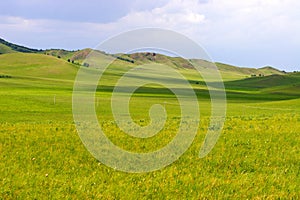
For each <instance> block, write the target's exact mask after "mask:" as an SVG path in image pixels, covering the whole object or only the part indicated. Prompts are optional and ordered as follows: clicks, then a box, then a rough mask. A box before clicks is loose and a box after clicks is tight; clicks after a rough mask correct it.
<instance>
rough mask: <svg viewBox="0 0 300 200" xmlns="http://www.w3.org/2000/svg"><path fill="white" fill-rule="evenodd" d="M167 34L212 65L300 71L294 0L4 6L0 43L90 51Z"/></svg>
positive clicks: (13, 0) (298, 14)
mask: <svg viewBox="0 0 300 200" xmlns="http://www.w3.org/2000/svg"><path fill="white" fill-rule="evenodd" d="M143 27H157V28H167V29H170V30H174V31H176V32H179V33H181V34H184V35H186V36H188V37H189V38H191V39H192V40H194V41H196V42H197V43H198V44H200V45H201V46H202V47H203V48H204V49H206V51H207V52H208V54H209V55H210V57H211V58H212V60H213V61H221V62H225V63H230V64H234V65H239V66H246V67H257V68H258V67H262V66H266V65H271V66H274V67H277V68H279V69H282V70H286V71H293V70H300V55H299V54H300V1H299V0H243V1H242V0H151V1H149V0H107V1H104V0H84V1H83V0H60V1H59V0H9V1H2V2H1V9H0V37H1V38H4V39H6V40H8V41H11V42H14V43H18V44H22V45H26V46H29V47H34V48H42V49H45V48H65V49H81V48H86V47H95V46H97V45H98V44H99V43H101V42H102V41H103V40H105V39H107V38H109V37H111V36H114V35H116V34H118V33H121V32H124V31H129V30H132V29H136V28H143Z"/></svg>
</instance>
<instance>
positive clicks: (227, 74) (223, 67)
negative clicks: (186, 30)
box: [0, 38, 285, 79]
mask: <svg viewBox="0 0 300 200" xmlns="http://www.w3.org/2000/svg"><path fill="white" fill-rule="evenodd" d="M91 51H92V49H90V48H86V49H82V50H76V51H69V50H64V49H47V50H38V49H32V48H28V47H24V46H20V45H17V44H13V43H10V42H7V41H5V40H3V39H1V38H0V54H7V53H16V52H22V53H39V54H46V55H51V56H54V57H56V58H60V59H63V60H65V61H67V62H70V63H73V64H77V65H86V66H89V64H87V63H83V62H84V60H85V59H86V57H87V56H88V55H89V53H90V52H91ZM97 53H98V55H99V56H100V57H101V59H102V58H103V59H108V58H112V57H114V58H116V59H117V60H119V61H121V63H122V62H125V63H123V64H126V62H127V63H135V64H146V63H151V62H152V63H159V64H165V65H168V66H171V67H174V68H182V69H190V68H193V65H194V66H198V67H200V68H201V69H203V70H205V68H207V67H208V66H209V65H210V64H212V63H208V62H207V61H204V60H201V59H189V60H187V59H184V58H180V57H170V56H166V55H162V54H158V53H153V52H152V53H151V52H139V53H132V54H122V55H119V54H114V55H112V54H107V53H105V52H102V51H97ZM215 64H216V65H217V66H218V68H219V70H220V72H221V74H222V76H223V78H225V79H241V78H246V77H256V76H258V77H261V76H269V75H283V74H285V72H283V71H280V70H278V69H275V68H273V67H270V66H267V67H262V68H259V69H255V68H246V67H238V66H233V65H228V64H224V63H219V62H217V63H215Z"/></svg>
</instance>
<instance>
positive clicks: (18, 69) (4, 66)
mask: <svg viewBox="0 0 300 200" xmlns="http://www.w3.org/2000/svg"><path fill="white" fill-rule="evenodd" d="M0 60H1V62H0V74H2V75H10V76H12V77H14V76H30V77H41V78H56V79H69V80H73V79H74V78H75V75H76V73H77V70H78V67H77V66H76V65H73V64H71V63H68V62H66V61H65V60H62V59H58V58H56V57H53V56H47V55H43V54H35V53H30V54H29V53H9V54H2V55H0Z"/></svg>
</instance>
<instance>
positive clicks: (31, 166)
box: [0, 56, 300, 199]
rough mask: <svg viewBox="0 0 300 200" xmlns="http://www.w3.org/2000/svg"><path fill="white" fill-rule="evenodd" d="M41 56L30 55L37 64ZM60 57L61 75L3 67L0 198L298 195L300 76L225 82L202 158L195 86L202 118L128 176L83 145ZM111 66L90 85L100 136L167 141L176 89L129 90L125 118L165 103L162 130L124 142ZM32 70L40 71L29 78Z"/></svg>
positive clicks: (131, 144)
mask: <svg viewBox="0 0 300 200" xmlns="http://www.w3.org/2000/svg"><path fill="white" fill-rule="evenodd" d="M43 59H44V57H43ZM39 60H40V57H39V56H37V57H36V62H37V64H38V62H39ZM47 62H48V61H47ZM52 62H53V61H51V62H50V61H49V66H48V67H49V68H50V67H51V66H52V65H53V63H52ZM57 62H61V61H59V60H58V61H55V63H57ZM55 63H54V64H55ZM64 65H66V66H65V67H66V68H67V69H68V70H69V72H68V73H66V74H60V73H59V74H60V76H61V77H58V78H57V76H55V74H54V75H53V76H52V75H51V73H50V75H49V76H48V72H47V71H44V70H42V71H40V72H36V71H35V70H34V69H33V68H31V67H30V65H28V67H27V68H28V70H27V71H26V70H25V72H28V73H29V74H25V75H24V74H21V73H22V72H24V71H22V70H21V71H19V69H15V70H14V69H13V68H9V69H6V68H4V70H7V71H4V72H5V74H12V75H13V76H12V78H7V79H6V78H2V79H0V89H1V90H0V105H1V110H0V111H1V115H0V161H1V162H0V199H246V198H249V199H281V198H283V199H299V198H300V193H299V191H300V167H299V166H300V148H299V143H300V137H299V134H300V123H299V122H300V110H299V108H300V99H299V95H298V92H295V91H294V90H293V88H298V82H295V83H292V85H289V84H290V82H288V84H287V85H286V86H284V87H283V88H279V89H280V90H278V88H277V86H274V87H272V88H266V89H257V88H250V87H243V88H238V87H236V85H235V84H237V82H232V83H230V82H228V84H227V85H228V86H230V87H231V88H227V97H228V105H227V107H228V110H227V119H226V122H225V126H224V129H223V133H222V135H221V137H220V139H219V140H218V143H217V145H216V146H215V148H214V149H213V151H212V152H210V154H209V155H208V156H207V157H205V158H203V159H200V158H199V157H198V154H199V150H200V147H201V145H202V143H203V139H204V136H205V133H206V129H207V124H208V121H209V115H210V99H209V96H208V92H207V91H206V90H205V87H204V86H203V85H201V84H195V85H194V88H195V89H196V90H197V96H198V98H199V105H200V110H201V124H200V127H199V131H198V134H197V136H196V138H195V140H194V142H193V144H192V146H191V147H190V148H189V150H188V151H187V152H186V153H184V154H183V156H182V157H180V159H179V160H177V161H176V162H174V163H173V164H171V165H170V166H168V167H166V168H163V169H161V170H159V171H155V172H151V173H141V174H129V173H123V172H119V171H115V170H114V169H111V168H109V167H106V166H105V165H103V164H101V163H99V162H98V161H97V160H96V159H95V158H93V157H92V156H91V154H90V153H89V152H88V151H87V150H86V148H85V147H84V146H83V144H82V142H81V140H80V138H79V136H78V134H77V131H76V129H75V126H74V123H73V118H72V85H73V82H72V79H73V78H74V77H73V76H74V74H75V72H76V69H74V66H72V65H69V64H64ZM18 66H19V65H18ZM12 67H14V65H12ZM46 67H47V66H46ZM51 69H52V68H51ZM55 69H56V70H58V72H59V70H61V69H60V68H59V66H58V67H57V68H55ZM31 70H33V71H31ZM116 71H117V72H113V70H112V71H111V72H109V73H112V74H110V75H108V76H107V77H105V78H106V79H105V81H104V84H103V86H105V87H99V88H98V90H97V93H96V102H95V104H97V106H96V108H97V109H96V111H97V113H98V114H99V121H100V122H101V125H102V126H103V127H104V130H105V133H106V134H107V136H108V137H109V138H110V139H111V140H112V141H113V142H114V143H116V144H117V145H118V146H120V147H122V148H124V149H127V150H130V151H135V152H144V151H151V150H154V149H158V148H160V147H162V146H164V145H165V144H167V143H168V142H169V141H170V140H172V137H174V132H175V131H176V128H177V127H176V124H178V122H177V120H178V119H179V116H180V112H179V111H178V109H179V107H178V105H176V104H177V103H178V102H177V101H176V99H175V98H174V96H172V94H170V92H169V93H168V92H166V90H165V89H163V88H158V89H157V88H156V89H155V90H154V89H153V88H141V89H139V90H138V91H137V94H135V95H134V96H133V97H132V99H131V103H130V106H131V107H130V110H131V112H132V117H133V119H134V120H136V121H139V122H141V123H147V122H148V121H149V116H148V110H149V106H150V105H152V104H153V103H161V102H166V103H167V104H166V105H165V107H166V109H167V111H168V116H169V121H168V122H167V124H166V125H167V127H169V128H166V129H165V132H163V134H159V135H157V136H155V137H153V138H149V141H148V142H144V141H138V140H132V138H129V137H126V135H125V136H124V134H123V135H122V133H120V132H119V131H118V128H117V127H116V125H115V123H114V122H113V121H112V115H111V110H110V99H109V97H110V94H109V92H111V91H112V89H113V88H112V86H113V85H114V84H115V82H116V80H117V77H118V76H120V74H118V73H120V70H116ZM31 72H35V73H36V74H33V75H35V76H38V75H40V76H39V77H33V76H32V77H30V76H29V75H30V73H31ZM42 72H43V73H44V74H41V73H42ZM64 72H67V71H64ZM18 73H19V74H18ZM189 73H192V72H190V71H189ZM22 75H23V76H22ZM46 75H47V76H46ZM192 75H193V74H188V77H193V76H192ZM41 76H43V77H41ZM253 80H254V79H253ZM259 80H260V79H259ZM293 80H294V79H293ZM297 80H298V78H297ZM251 81H252V80H251ZM251 81H250V82H251ZM190 82H191V83H194V78H193V79H191V80H190ZM256 83H257V82H255V83H252V82H251V84H252V85H254V86H255V85H256ZM247 84H248V82H247ZM249 84H250V83H249ZM249 88H250V89H249ZM287 94H288V95H287ZM98 100H99V103H97V101H98ZM98 104H99V105H98Z"/></svg>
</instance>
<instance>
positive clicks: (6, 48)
mask: <svg viewBox="0 0 300 200" xmlns="http://www.w3.org/2000/svg"><path fill="white" fill-rule="evenodd" d="M12 52H23V53H38V52H42V50H38V49H32V48H28V47H24V46H21V45H17V44H13V43H10V42H7V41H5V40H3V39H1V38H0V54H5V53H12Z"/></svg>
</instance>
